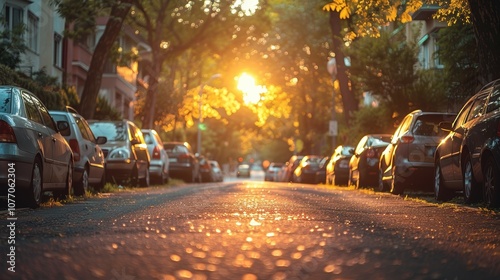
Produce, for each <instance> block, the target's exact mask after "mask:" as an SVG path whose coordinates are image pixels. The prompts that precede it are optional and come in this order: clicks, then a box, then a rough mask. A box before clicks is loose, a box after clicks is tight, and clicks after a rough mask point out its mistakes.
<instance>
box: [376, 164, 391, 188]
mask: <svg viewBox="0 0 500 280" xmlns="http://www.w3.org/2000/svg"><path fill="white" fill-rule="evenodd" d="M383 176H384V171H383V169H379V171H378V186H377V191H379V192H386V191H388V190H389V186H387V184H386V183H385V182H384V181H383V180H382V178H383Z"/></svg>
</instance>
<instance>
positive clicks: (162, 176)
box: [158, 167, 166, 185]
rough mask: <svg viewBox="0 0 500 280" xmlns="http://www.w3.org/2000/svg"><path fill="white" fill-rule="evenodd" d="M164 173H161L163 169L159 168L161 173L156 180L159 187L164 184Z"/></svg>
mask: <svg viewBox="0 0 500 280" xmlns="http://www.w3.org/2000/svg"><path fill="white" fill-rule="evenodd" d="M165 176H166V175H165V172H164V171H163V167H162V168H161V173H160V177H159V178H158V183H159V184H160V185H163V184H165Z"/></svg>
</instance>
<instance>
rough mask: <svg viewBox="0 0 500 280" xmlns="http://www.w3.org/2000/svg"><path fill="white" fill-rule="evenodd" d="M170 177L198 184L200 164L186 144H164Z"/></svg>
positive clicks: (189, 146)
mask: <svg viewBox="0 0 500 280" xmlns="http://www.w3.org/2000/svg"><path fill="white" fill-rule="evenodd" d="M163 147H164V148H165V150H166V151H167V154H168V160H169V162H170V163H169V170H170V171H169V172H170V177H172V178H179V179H183V180H184V181H186V182H190V183H192V182H200V181H201V178H200V163H199V161H198V159H197V158H196V156H195V155H194V154H193V149H192V148H191V145H189V143H187V142H165V143H163Z"/></svg>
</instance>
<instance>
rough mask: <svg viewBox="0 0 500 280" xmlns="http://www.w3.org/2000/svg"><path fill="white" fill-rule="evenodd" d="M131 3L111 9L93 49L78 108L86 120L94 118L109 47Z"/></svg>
mask: <svg viewBox="0 0 500 280" xmlns="http://www.w3.org/2000/svg"><path fill="white" fill-rule="evenodd" d="M131 2H132V0H122V1H121V2H119V4H116V5H114V6H113V7H112V8H111V12H110V14H109V20H108V22H107V23H106V29H104V33H103V34H102V36H101V38H100V39H99V42H98V43H97V45H96V47H95V50H94V54H93V55H92V60H91V62H90V67H89V70H88V72H87V78H86V80H85V85H84V88H83V92H82V98H81V101H80V107H79V111H80V114H82V116H83V117H84V118H86V119H92V118H94V113H95V109H96V105H97V96H98V94H99V89H100V88H101V81H102V74H103V72H104V65H105V64H106V61H107V59H108V55H109V52H110V51H111V47H112V46H113V44H114V43H115V41H116V38H117V37H118V34H120V30H121V28H122V25H123V21H124V20H125V17H126V16H127V15H128V13H129V11H130V9H131V7H132V5H131Z"/></svg>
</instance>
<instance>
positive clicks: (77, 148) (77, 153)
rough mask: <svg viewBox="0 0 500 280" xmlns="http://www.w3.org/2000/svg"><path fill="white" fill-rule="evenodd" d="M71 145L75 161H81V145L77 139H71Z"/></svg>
mask: <svg viewBox="0 0 500 280" xmlns="http://www.w3.org/2000/svg"><path fill="white" fill-rule="evenodd" d="M69 147H70V148H71V150H72V151H73V157H74V161H80V145H79V144H78V141H77V140H76V139H69Z"/></svg>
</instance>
